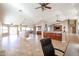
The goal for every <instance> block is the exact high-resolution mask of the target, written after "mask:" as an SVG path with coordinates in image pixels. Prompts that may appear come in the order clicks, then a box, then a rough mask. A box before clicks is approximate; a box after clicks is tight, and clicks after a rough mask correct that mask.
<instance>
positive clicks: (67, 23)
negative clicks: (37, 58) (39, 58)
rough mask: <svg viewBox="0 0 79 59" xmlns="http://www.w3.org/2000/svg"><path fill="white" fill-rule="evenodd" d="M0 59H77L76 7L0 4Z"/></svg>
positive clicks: (78, 26)
mask: <svg viewBox="0 0 79 59" xmlns="http://www.w3.org/2000/svg"><path fill="white" fill-rule="evenodd" d="M0 56H79V3H15V4H14V3H0Z"/></svg>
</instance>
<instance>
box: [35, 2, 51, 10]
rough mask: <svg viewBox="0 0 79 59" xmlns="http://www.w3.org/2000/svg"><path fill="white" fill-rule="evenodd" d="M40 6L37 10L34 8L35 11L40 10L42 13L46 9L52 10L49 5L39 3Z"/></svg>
mask: <svg viewBox="0 0 79 59" xmlns="http://www.w3.org/2000/svg"><path fill="white" fill-rule="evenodd" d="M39 4H40V5H41V6H40V7H37V8H35V9H39V8H41V9H42V11H44V10H46V9H52V7H49V6H48V5H49V3H39Z"/></svg>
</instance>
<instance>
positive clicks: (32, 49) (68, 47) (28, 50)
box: [0, 34, 79, 56]
mask: <svg viewBox="0 0 79 59" xmlns="http://www.w3.org/2000/svg"><path fill="white" fill-rule="evenodd" d="M63 37H64V38H63V39H64V40H65V42H62V41H56V40H53V39H52V43H53V45H54V47H56V48H59V49H61V50H63V51H64V52H66V53H65V54H64V55H66V56H67V55H72V54H73V53H74V52H75V51H74V52H73V53H71V52H72V51H73V50H72V48H73V46H75V45H74V44H77V46H78V45H79V37H78V35H71V34H70V35H63ZM40 39H41V36H37V35H33V34H30V35H29V38H27V37H20V36H17V35H10V36H9V37H4V38H3V39H2V40H1V41H0V43H1V44H0V55H6V56H43V52H42V48H41V44H40ZM78 49H79V48H76V52H75V53H74V54H73V55H79V53H78V51H79V50H78ZM69 51H71V52H69ZM56 54H57V55H60V56H62V55H63V54H62V53H59V52H58V51H56Z"/></svg>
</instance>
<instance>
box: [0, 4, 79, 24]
mask: <svg viewBox="0 0 79 59" xmlns="http://www.w3.org/2000/svg"><path fill="white" fill-rule="evenodd" d="M39 6H40V5H39V4H38V3H20V4H17V3H16V4H13V3H2V4H0V20H1V21H2V20H3V22H4V23H8V24H10V23H13V24H24V25H33V24H37V23H39V22H40V21H42V20H43V21H45V22H46V23H48V24H53V23H54V22H55V21H56V20H57V17H56V15H59V17H58V19H59V20H61V21H63V20H65V19H68V18H69V19H78V18H79V17H78V16H79V4H77V3H76V4H74V3H57V4H55V3H50V4H49V6H50V7H52V9H51V10H49V9H47V10H45V11H44V12H42V10H41V9H35V8H36V7H39ZM18 10H22V12H19V11H18ZM39 24H40V23H39Z"/></svg>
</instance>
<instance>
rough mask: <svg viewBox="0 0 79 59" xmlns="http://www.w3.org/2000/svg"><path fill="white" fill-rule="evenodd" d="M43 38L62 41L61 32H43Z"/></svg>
mask: <svg viewBox="0 0 79 59" xmlns="http://www.w3.org/2000/svg"><path fill="white" fill-rule="evenodd" d="M43 36H44V37H49V38H51V39H54V40H59V41H62V32H43Z"/></svg>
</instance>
